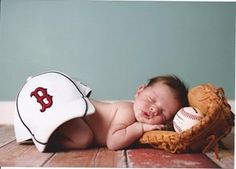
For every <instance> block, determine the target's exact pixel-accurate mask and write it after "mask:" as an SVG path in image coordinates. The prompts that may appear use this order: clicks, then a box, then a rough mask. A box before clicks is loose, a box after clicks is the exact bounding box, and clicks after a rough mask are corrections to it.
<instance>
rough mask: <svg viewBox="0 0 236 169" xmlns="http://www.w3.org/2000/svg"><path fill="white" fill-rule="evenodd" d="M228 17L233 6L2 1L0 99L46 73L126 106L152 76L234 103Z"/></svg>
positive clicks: (232, 47) (232, 20)
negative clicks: (207, 86) (206, 86)
mask: <svg viewBox="0 0 236 169" xmlns="http://www.w3.org/2000/svg"><path fill="white" fill-rule="evenodd" d="M235 14H236V3H233V2H230V3H229V2H224V3H222V2H218V3H213V2H208V3H207V2H131V1H130V2H124V1H123V2H110V1H106V2H104V1H78V0H20V1H19V0H2V1H1V20H0V24H1V32H0V33H1V34H0V70H1V77H0V79H1V83H0V100H14V99H15V96H16V94H17V92H18V91H19V89H20V87H21V86H22V84H23V83H24V81H25V79H26V78H27V77H28V76H30V75H35V74H38V73H40V72H44V71H47V70H51V69H52V70H60V71H63V72H65V73H67V74H69V75H71V76H74V77H78V78H79V79H80V80H82V81H83V82H85V83H86V84H87V85H89V86H90V87H91V88H92V89H93V94H92V97H93V98H97V99H106V100H116V99H132V98H133V95H134V93H135V90H136V88H137V87H138V85H139V84H142V83H146V82H147V79H148V78H150V77H152V76H155V75H160V74H176V75H178V76H179V77H180V78H182V79H183V80H184V81H185V83H186V84H188V86H189V87H190V88H191V87H193V86H196V85H198V84H201V83H205V82H211V83H213V84H215V85H217V86H221V87H223V88H224V89H225V92H226V95H227V97H228V98H229V99H234V93H235V90H234V88H235Z"/></svg>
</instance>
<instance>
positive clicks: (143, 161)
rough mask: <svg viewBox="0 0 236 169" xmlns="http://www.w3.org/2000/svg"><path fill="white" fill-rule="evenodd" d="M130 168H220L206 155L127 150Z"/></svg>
mask: <svg viewBox="0 0 236 169" xmlns="http://www.w3.org/2000/svg"><path fill="white" fill-rule="evenodd" d="M127 161H128V167H146V168H149V167H157V168H161V167H165V168H180V167H181V168H182V167H185V168H218V167H219V166H217V165H216V164H215V163H214V162H212V161H211V160H210V159H209V158H208V157H206V156H205V155H204V154H201V153H200V154H172V153H168V152H166V151H162V150H157V149H153V148H139V149H132V150H127Z"/></svg>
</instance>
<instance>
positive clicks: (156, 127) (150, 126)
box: [142, 123, 165, 132]
mask: <svg viewBox="0 0 236 169" xmlns="http://www.w3.org/2000/svg"><path fill="white" fill-rule="evenodd" d="M142 125H143V131H144V132H146V131H151V130H161V129H162V128H164V127H165V125H163V124H155V125H153V124H146V123H142Z"/></svg>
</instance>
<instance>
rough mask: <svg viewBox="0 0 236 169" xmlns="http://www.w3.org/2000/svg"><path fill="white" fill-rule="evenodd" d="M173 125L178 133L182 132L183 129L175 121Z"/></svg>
mask: <svg viewBox="0 0 236 169" xmlns="http://www.w3.org/2000/svg"><path fill="white" fill-rule="evenodd" d="M173 125H174V127H175V129H176V130H177V131H178V132H182V129H181V128H180V127H179V126H178V125H177V124H176V123H175V122H174V121H173Z"/></svg>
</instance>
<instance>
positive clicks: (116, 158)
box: [44, 148, 126, 167]
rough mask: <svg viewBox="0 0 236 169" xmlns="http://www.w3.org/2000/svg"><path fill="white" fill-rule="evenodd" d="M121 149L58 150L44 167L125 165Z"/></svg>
mask: <svg viewBox="0 0 236 169" xmlns="http://www.w3.org/2000/svg"><path fill="white" fill-rule="evenodd" d="M124 154H125V153H124V150H123V151H111V150H108V149H107V148H93V149H85V150H73V151H68V152H58V153H57V154H56V155H55V156H54V157H53V158H51V159H50V160H49V161H48V162H47V163H46V164H45V165H44V166H46V167H126V164H125V156H124Z"/></svg>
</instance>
